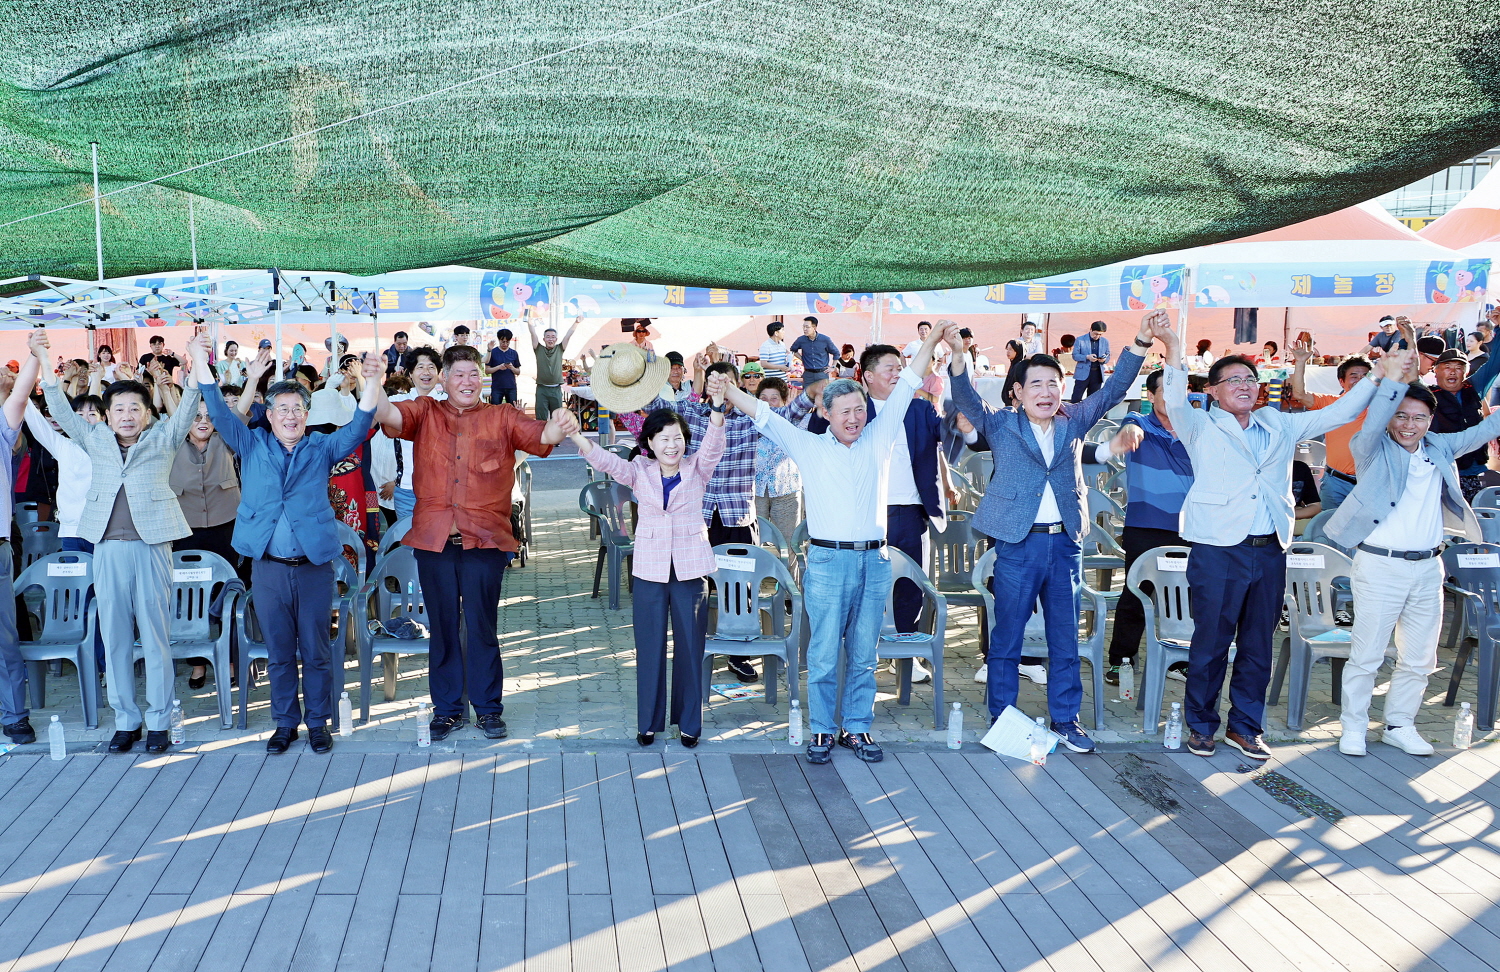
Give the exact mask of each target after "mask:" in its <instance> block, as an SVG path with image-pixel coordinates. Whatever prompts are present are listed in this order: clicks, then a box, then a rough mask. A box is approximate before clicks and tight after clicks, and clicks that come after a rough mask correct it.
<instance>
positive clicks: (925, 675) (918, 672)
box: [911, 658, 932, 682]
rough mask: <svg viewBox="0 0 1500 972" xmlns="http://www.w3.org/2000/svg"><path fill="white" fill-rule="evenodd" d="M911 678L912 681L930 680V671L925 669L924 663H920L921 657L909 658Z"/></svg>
mask: <svg viewBox="0 0 1500 972" xmlns="http://www.w3.org/2000/svg"><path fill="white" fill-rule="evenodd" d="M911 680H912V681H913V682H930V681H932V673H931V672H929V671H928V670H927V666H926V665H924V664H922V659H920V658H913V659H912V660H911Z"/></svg>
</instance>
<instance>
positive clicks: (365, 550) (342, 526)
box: [333, 520, 370, 587]
mask: <svg viewBox="0 0 1500 972" xmlns="http://www.w3.org/2000/svg"><path fill="white" fill-rule="evenodd" d="M333 527H334V530H335V531H337V533H338V538H339V544H340V545H342V546H343V547H344V548H345V551H346V553H348V554H351V555H353V557H354V559H355V560H356V561H358V566H357V567H355V568H354V569H355V570H356V571H357V572H358V573H359V576H360V579H361V580H363V579H364V576H365V571H366V570H368V569H369V568H370V562H369V561H370V558H369V556H368V554H369V552H370V548H369V546H367V545H366V544H365V541H364V538H363V537H361V536H360V535H359V531H358V530H356V529H354V528H353V527H352V526H350V525H349V524H347V523H345V522H344V521H343V520H334V521H333ZM340 559H345V560H346V562H347V559H346V558H340ZM354 586H355V587H358V586H359V585H358V584H356V585H354Z"/></svg>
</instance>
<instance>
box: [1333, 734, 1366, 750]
mask: <svg viewBox="0 0 1500 972" xmlns="http://www.w3.org/2000/svg"><path fill="white" fill-rule="evenodd" d="M1339 752H1341V753H1343V754H1344V755H1345V756H1363V755H1364V754H1365V734H1364V732H1363V731H1362V730H1361V731H1351V730H1348V729H1345V730H1344V732H1343V735H1341V736H1339Z"/></svg>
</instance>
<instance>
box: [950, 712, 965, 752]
mask: <svg viewBox="0 0 1500 972" xmlns="http://www.w3.org/2000/svg"><path fill="white" fill-rule="evenodd" d="M948 748H949V749H963V748H964V707H963V706H962V705H960V704H959V703H957V702H955V703H953V709H952V711H950V712H949V713H948Z"/></svg>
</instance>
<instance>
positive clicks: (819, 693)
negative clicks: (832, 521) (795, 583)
mask: <svg viewBox="0 0 1500 972" xmlns="http://www.w3.org/2000/svg"><path fill="white" fill-rule="evenodd" d="M890 589H891V558H890V555H889V554H888V553H886V551H885V549H884V548H883V547H882V548H880V549H878V550H834V549H832V548H830V547H817V546H809V547H808V548H807V573H806V576H805V579H804V592H803V593H804V596H805V597H806V598H807V607H808V612H807V614H808V619H809V621H810V623H811V632H810V638H809V642H808V646H807V710H808V721H809V726H810V727H811V730H812V731H813V732H815V733H831V732H833V731H834V730H835V729H836V728H837V726H836V716H835V712H836V711H837V710H838V709H839V699H838V676H839V673H838V665H839V650H840V649H841V648H842V649H843V652H844V697H843V706H842V709H843V711H842V713H841V714H842V719H843V724H844V730H845V731H846V732H869V731H870V724H871V723H872V722H874V720H875V650H876V648H877V647H878V646H879V643H880V620H881V618H882V616H884V614H885V598H886V594H887V593H888V592H889V591H890Z"/></svg>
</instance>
